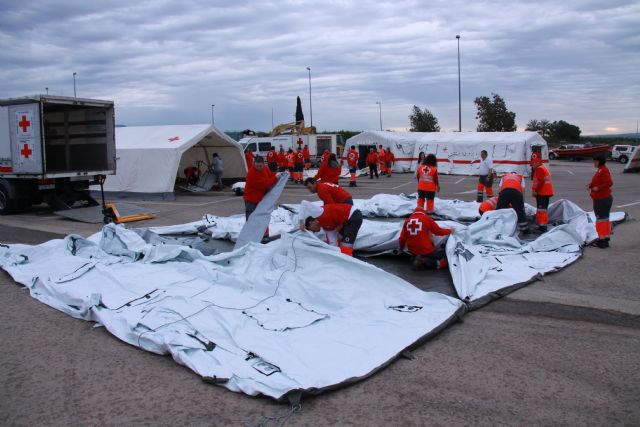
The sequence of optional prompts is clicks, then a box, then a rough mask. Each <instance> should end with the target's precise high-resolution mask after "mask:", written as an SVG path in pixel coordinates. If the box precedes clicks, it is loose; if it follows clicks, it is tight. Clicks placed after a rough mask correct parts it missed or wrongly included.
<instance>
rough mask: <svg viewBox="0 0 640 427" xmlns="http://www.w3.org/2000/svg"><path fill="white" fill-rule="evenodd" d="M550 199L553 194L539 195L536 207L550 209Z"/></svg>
mask: <svg viewBox="0 0 640 427" xmlns="http://www.w3.org/2000/svg"><path fill="white" fill-rule="evenodd" d="M549 199H551V196H540V195H537V196H536V208H538V209H542V210H545V211H546V210H548V209H549Z"/></svg>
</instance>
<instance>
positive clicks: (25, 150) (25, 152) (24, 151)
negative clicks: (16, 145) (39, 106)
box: [20, 116, 33, 159]
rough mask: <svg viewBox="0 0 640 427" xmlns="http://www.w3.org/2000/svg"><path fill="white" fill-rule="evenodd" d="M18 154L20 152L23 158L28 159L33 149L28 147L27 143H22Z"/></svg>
mask: <svg viewBox="0 0 640 427" xmlns="http://www.w3.org/2000/svg"><path fill="white" fill-rule="evenodd" d="M23 117H24V116H23ZM25 132H26V131H25ZM20 154H22V157H24V158H25V159H28V158H29V156H30V155H32V154H33V151H32V150H31V148H29V144H24V147H23V148H22V150H20Z"/></svg>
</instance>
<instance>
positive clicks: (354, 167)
mask: <svg viewBox="0 0 640 427" xmlns="http://www.w3.org/2000/svg"><path fill="white" fill-rule="evenodd" d="M359 158H360V155H359V154H358V152H357V151H356V146H355V145H352V146H351V148H350V149H349V151H347V165H349V174H350V179H349V187H357V186H358V184H356V178H357V176H356V172H358V159H359Z"/></svg>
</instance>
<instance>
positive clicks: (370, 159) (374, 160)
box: [365, 148, 379, 179]
mask: <svg viewBox="0 0 640 427" xmlns="http://www.w3.org/2000/svg"><path fill="white" fill-rule="evenodd" d="M365 160H366V161H367V166H369V179H373V174H374V173H375V174H376V179H378V178H379V176H378V154H377V153H376V152H375V151H373V148H369V154H367V158H366V159H365Z"/></svg>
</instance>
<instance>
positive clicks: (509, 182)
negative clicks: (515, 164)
mask: <svg viewBox="0 0 640 427" xmlns="http://www.w3.org/2000/svg"><path fill="white" fill-rule="evenodd" d="M523 192H524V176H522V175H521V174H519V173H513V172H508V173H506V174H504V175H503V176H502V180H501V181H500V192H499V194H498V205H497V206H496V209H508V208H509V207H511V208H512V209H513V210H515V211H516V214H517V215H518V228H519V229H520V230H525V229H526V227H527V216H526V214H525V212H524V197H523Z"/></svg>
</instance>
